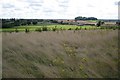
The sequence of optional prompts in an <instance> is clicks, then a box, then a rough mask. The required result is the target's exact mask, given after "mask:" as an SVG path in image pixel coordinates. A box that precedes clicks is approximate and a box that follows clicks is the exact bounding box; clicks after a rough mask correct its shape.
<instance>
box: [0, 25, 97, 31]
mask: <svg viewBox="0 0 120 80" xmlns="http://www.w3.org/2000/svg"><path fill="white" fill-rule="evenodd" d="M55 26H56V29H57V30H61V29H62V30H68V29H70V28H71V30H75V29H76V28H78V29H85V28H86V29H96V28H98V27H96V26H76V25H58V24H57V25H45V26H42V25H30V26H18V27H13V28H4V29H0V31H2V32H14V31H15V30H16V29H17V30H18V31H25V29H29V30H30V31H35V30H36V29H39V28H42V27H47V29H48V30H49V31H51V30H52V29H53V28H55Z"/></svg>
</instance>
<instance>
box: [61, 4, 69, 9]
mask: <svg viewBox="0 0 120 80" xmlns="http://www.w3.org/2000/svg"><path fill="white" fill-rule="evenodd" d="M59 6H60V7H65V8H66V7H68V5H64V4H60V5H59Z"/></svg>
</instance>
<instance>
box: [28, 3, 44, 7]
mask: <svg viewBox="0 0 120 80" xmlns="http://www.w3.org/2000/svg"><path fill="white" fill-rule="evenodd" d="M29 6H37V7H40V6H42V5H41V4H39V3H31V4H29Z"/></svg>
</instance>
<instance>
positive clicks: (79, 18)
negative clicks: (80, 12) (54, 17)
mask: <svg viewBox="0 0 120 80" xmlns="http://www.w3.org/2000/svg"><path fill="white" fill-rule="evenodd" d="M77 20H97V18H95V17H82V16H78V17H75V21H77Z"/></svg>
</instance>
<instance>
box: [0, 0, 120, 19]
mask: <svg viewBox="0 0 120 80" xmlns="http://www.w3.org/2000/svg"><path fill="white" fill-rule="evenodd" d="M119 1H120V0H0V18H24V19H74V18H75V17H77V16H83V17H96V18H98V19H118V2H119Z"/></svg>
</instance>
